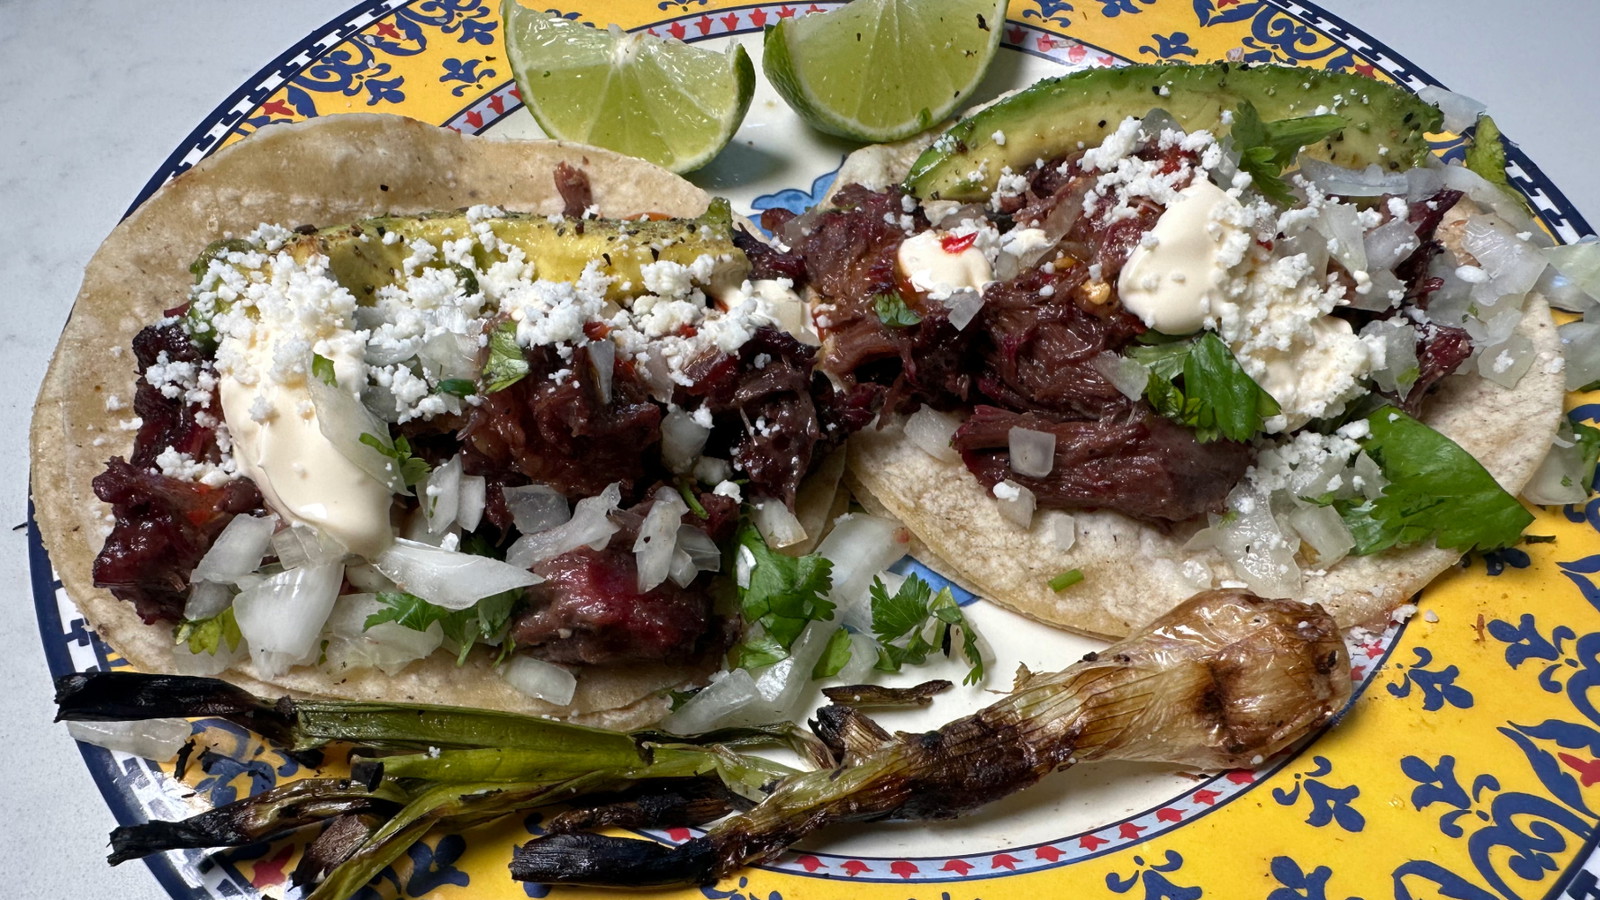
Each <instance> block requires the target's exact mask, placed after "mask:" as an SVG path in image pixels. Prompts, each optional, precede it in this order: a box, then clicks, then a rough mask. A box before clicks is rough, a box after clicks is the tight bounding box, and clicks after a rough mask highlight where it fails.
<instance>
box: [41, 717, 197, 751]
mask: <svg viewBox="0 0 1600 900" xmlns="http://www.w3.org/2000/svg"><path fill="white" fill-rule="evenodd" d="M193 732H194V726H192V725H190V724H189V720H188V719H140V720H138V721H133V722H68V723H67V734H70V735H72V739H73V740H75V741H82V742H83V743H85V744H93V745H95V746H96V747H104V748H106V749H107V750H115V751H117V752H119V753H128V754H132V755H134V756H138V757H141V758H143V759H151V760H155V761H156V762H165V761H167V760H169V759H171V758H173V757H174V756H177V755H178V751H179V750H181V749H183V745H184V744H186V743H188V742H189V735H190V734H192V733H193Z"/></svg>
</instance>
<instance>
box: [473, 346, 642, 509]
mask: <svg viewBox="0 0 1600 900" xmlns="http://www.w3.org/2000/svg"><path fill="white" fill-rule="evenodd" d="M523 358H524V359H526V360H527V361H528V374H527V376H526V377H524V378H523V379H521V380H520V381H518V382H516V383H515V384H513V385H511V386H510V387H507V388H504V389H502V390H498V391H494V392H491V393H486V394H483V395H482V397H483V402H482V403H481V404H479V405H478V406H477V407H476V408H474V409H473V411H472V413H471V415H470V416H469V417H468V419H467V426H466V428H465V429H463V431H462V434H461V438H462V441H463V446H462V451H463V453H464V454H465V459H464V460H463V464H464V466H465V470H466V471H467V472H468V473H469V474H473V475H483V476H485V478H486V479H487V480H488V481H489V482H491V483H494V484H498V485H502V486H505V485H512V484H529V483H536V484H548V485H550V486H551V487H553V488H555V489H556V490H558V491H560V492H561V493H563V494H565V495H566V496H568V497H570V498H582V497H592V496H594V495H596V494H598V493H600V492H601V491H603V490H605V489H606V487H607V486H608V485H610V484H611V483H612V482H615V481H621V482H622V494H623V498H624V501H625V502H626V501H628V500H632V499H636V498H637V497H638V491H639V489H640V487H641V486H642V484H643V483H644V481H645V478H646V476H647V474H659V473H657V472H654V470H653V469H651V467H650V465H649V464H648V462H647V460H651V459H654V458H655V457H656V455H657V454H654V453H652V452H651V448H652V447H655V446H656V445H657V444H659V443H660V442H661V408H660V407H659V406H656V404H655V403H653V402H652V401H651V400H650V397H649V391H648V390H647V388H646V387H645V385H644V382H643V381H642V380H641V379H640V377H639V376H638V374H637V373H636V372H635V371H634V368H633V366H632V365H631V364H628V363H625V362H618V363H617V364H616V365H614V366H613V370H612V376H611V397H610V399H609V400H607V399H604V398H602V397H601V395H600V386H599V385H598V384H597V383H596V379H595V375H594V367H593V366H592V365H591V364H590V362H589V353H588V350H587V349H585V348H582V347H580V348H578V349H576V350H574V351H573V353H572V357H571V359H568V360H563V359H561V357H560V356H558V355H557V353H556V350H555V348H554V347H532V348H528V349H527V350H525V351H524V353H523ZM562 369H567V370H569V372H570V374H569V375H568V376H567V377H565V378H563V379H562V380H561V382H560V383H557V382H556V381H555V380H554V379H553V378H551V376H552V375H553V374H555V373H556V372H558V371H561V370H562ZM651 480H655V479H654V478H652V479H651ZM496 493H498V492H496ZM501 508H502V509H503V505H502V506H501ZM491 512H492V511H491ZM495 524H496V525H499V526H500V527H505V525H507V524H509V523H508V522H503V521H496V522H495Z"/></svg>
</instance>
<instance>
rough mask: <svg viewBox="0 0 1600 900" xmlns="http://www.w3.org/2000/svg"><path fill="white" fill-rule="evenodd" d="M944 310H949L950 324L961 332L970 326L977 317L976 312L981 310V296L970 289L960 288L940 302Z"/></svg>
mask: <svg viewBox="0 0 1600 900" xmlns="http://www.w3.org/2000/svg"><path fill="white" fill-rule="evenodd" d="M940 302H941V303H943V304H944V305H945V308H946V309H948V310H950V324H951V325H954V326H955V327H956V330H957V331H961V330H963V329H965V328H966V327H967V325H969V324H971V322H972V320H973V319H974V318H976V317H977V315H978V310H980V309H982V308H983V295H982V294H980V293H978V292H977V291H975V290H972V289H971V288H962V289H960V290H957V291H953V292H952V293H951V294H950V296H949V297H946V298H944V299H943V300H941V301H940Z"/></svg>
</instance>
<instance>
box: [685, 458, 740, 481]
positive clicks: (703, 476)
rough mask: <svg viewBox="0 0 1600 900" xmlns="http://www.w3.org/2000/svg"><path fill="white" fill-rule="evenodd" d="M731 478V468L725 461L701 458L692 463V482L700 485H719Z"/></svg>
mask: <svg viewBox="0 0 1600 900" xmlns="http://www.w3.org/2000/svg"><path fill="white" fill-rule="evenodd" d="M732 477H733V466H732V464H730V463H729V462H728V461H727V460H725V459H719V458H717V457H715V456H702V457H700V458H699V459H697V460H695V463H694V480H695V481H698V482H700V483H701V484H721V483H723V482H724V481H727V480H728V479H729V478H732Z"/></svg>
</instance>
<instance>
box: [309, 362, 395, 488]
mask: <svg viewBox="0 0 1600 900" xmlns="http://www.w3.org/2000/svg"><path fill="white" fill-rule="evenodd" d="M306 389H307V390H308V391H309V392H310V394H311V403H312V405H313V406H315V407H316V410H317V428H319V429H320V430H321V431H322V436H323V437H325V438H327V439H328V442H329V443H330V444H332V445H333V447H334V449H335V450H338V451H339V453H340V455H342V456H344V457H345V458H346V459H348V460H350V461H351V462H352V463H355V465H356V467H357V468H359V469H361V471H363V472H366V473H367V474H368V475H371V476H372V477H373V478H376V479H378V480H379V481H381V482H383V484H385V485H387V486H388V488H389V492H390V493H394V494H408V493H410V491H409V490H407V488H406V483H405V479H404V478H402V477H401V475H400V464H399V463H397V462H395V460H394V459H392V458H390V457H388V456H385V455H383V454H382V453H380V452H379V451H378V449H377V448H375V447H372V446H369V445H367V444H363V443H362V442H361V436H362V435H363V434H370V435H372V436H373V437H375V438H377V439H378V440H380V441H382V442H383V443H384V444H388V443H390V441H391V439H390V437H389V425H388V423H386V422H384V421H383V420H382V419H380V418H378V417H377V416H376V415H374V414H373V412H372V410H370V409H368V408H367V406H366V404H364V403H362V402H361V400H360V399H358V398H357V397H355V396H354V395H352V394H351V393H350V392H348V391H344V390H341V389H339V388H337V387H335V386H333V385H331V384H328V383H327V382H325V381H323V380H322V379H321V378H307V379H306Z"/></svg>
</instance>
